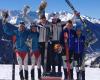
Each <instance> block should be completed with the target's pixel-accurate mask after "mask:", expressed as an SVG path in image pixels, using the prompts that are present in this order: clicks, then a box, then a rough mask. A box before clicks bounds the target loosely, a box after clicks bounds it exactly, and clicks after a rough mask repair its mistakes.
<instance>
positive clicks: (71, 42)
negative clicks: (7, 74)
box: [60, 28, 76, 50]
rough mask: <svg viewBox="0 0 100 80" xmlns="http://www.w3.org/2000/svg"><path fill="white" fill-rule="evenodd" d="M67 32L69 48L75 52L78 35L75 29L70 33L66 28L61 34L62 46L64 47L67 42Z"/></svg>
mask: <svg viewBox="0 0 100 80" xmlns="http://www.w3.org/2000/svg"><path fill="white" fill-rule="evenodd" d="M65 32H67V33H68V47H69V50H74V39H75V38H74V37H75V35H76V33H75V31H74V30H73V29H71V30H70V31H69V30H68V29H67V28H65V29H64V30H63V31H62V33H61V37H60V42H61V44H62V45H63V46H64V45H65V42H64V33H65Z"/></svg>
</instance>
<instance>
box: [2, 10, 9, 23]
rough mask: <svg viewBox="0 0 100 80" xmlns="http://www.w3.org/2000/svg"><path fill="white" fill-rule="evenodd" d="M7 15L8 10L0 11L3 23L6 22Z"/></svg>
mask: <svg viewBox="0 0 100 80" xmlns="http://www.w3.org/2000/svg"><path fill="white" fill-rule="evenodd" d="M8 17H9V14H8V11H2V18H3V23H6V21H7V18H8Z"/></svg>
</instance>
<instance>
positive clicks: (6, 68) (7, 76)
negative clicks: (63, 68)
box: [0, 65, 100, 80]
mask: <svg viewBox="0 0 100 80" xmlns="http://www.w3.org/2000/svg"><path fill="white" fill-rule="evenodd" d="M18 67H19V66H18V65H16V68H15V72H16V73H15V75H16V76H15V80H20V79H19V69H18ZM36 68H37V67H36ZM36 68H35V72H36V73H37V70H36ZM30 70H31V66H29V73H30ZM0 72H1V74H0V80H12V65H0ZM36 73H35V74H36ZM35 76H36V80H38V79H37V74H36V75H35ZM74 77H75V75H74ZM63 78H64V75H63V76H62V79H63ZM29 80H31V79H30V74H29ZM86 80H100V69H99V68H89V67H87V68H86Z"/></svg>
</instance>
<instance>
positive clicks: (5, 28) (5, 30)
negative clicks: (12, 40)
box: [3, 23, 16, 36]
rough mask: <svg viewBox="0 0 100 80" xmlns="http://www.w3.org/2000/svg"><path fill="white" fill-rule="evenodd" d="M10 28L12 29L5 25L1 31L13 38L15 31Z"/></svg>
mask: <svg viewBox="0 0 100 80" xmlns="http://www.w3.org/2000/svg"><path fill="white" fill-rule="evenodd" d="M11 27H13V26H12V25H9V24H7V23H6V24H4V25H3V30H4V32H5V33H6V34H8V35H10V36H13V35H15V30H16V29H13V28H11Z"/></svg>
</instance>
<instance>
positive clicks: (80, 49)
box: [74, 25, 85, 80]
mask: <svg viewBox="0 0 100 80" xmlns="http://www.w3.org/2000/svg"><path fill="white" fill-rule="evenodd" d="M84 49H85V36H84V35H83V33H82V29H81V26H77V25H76V36H75V40H74V62H75V65H76V68H77V69H76V70H77V79H78V80H80V79H81V78H80V76H79V75H82V80H85V69H84V57H85V53H84ZM79 68H81V69H79ZM80 71H81V72H82V73H80Z"/></svg>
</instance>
